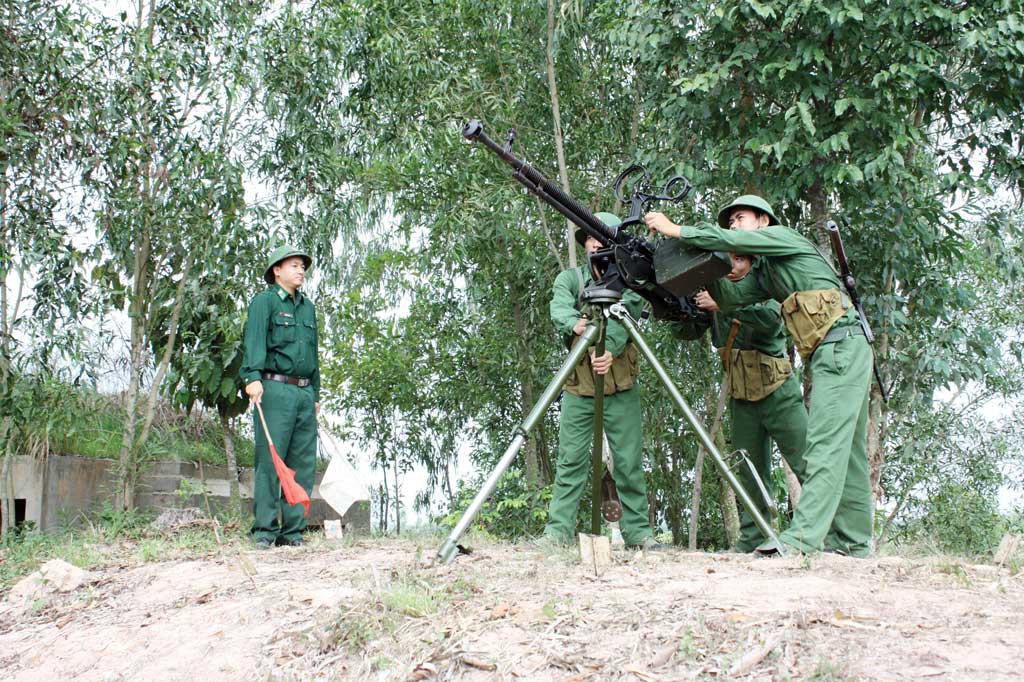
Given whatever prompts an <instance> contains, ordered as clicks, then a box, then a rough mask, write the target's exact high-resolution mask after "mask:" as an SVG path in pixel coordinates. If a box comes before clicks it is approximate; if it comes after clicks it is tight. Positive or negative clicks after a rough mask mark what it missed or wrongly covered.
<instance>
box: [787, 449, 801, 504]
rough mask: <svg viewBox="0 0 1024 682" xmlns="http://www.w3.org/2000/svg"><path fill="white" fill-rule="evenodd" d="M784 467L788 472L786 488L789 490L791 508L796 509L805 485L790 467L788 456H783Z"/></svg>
mask: <svg viewBox="0 0 1024 682" xmlns="http://www.w3.org/2000/svg"><path fill="white" fill-rule="evenodd" d="M782 469H783V470H784V471H785V472H786V490H787V491H789V508H790V509H796V505H798V504H799V503H800V493H801V492H802V491H803V486H801V485H800V479H799V478H797V477H796V474H794V473H793V470H792V469H790V468H789V462H787V461H786V458H785V457H783V458H782Z"/></svg>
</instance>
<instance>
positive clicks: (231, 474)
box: [220, 414, 242, 513]
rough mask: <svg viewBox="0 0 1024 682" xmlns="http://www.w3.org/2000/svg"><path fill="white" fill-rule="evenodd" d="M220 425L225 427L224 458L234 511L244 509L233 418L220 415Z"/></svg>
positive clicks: (239, 511)
mask: <svg viewBox="0 0 1024 682" xmlns="http://www.w3.org/2000/svg"><path fill="white" fill-rule="evenodd" d="M220 425H221V428H222V429H224V458H225V459H226V460H227V464H228V488H229V490H230V495H231V502H230V504H231V508H232V511H233V512H238V513H241V511H242V494H241V492H240V491H239V489H238V458H237V457H236V455H235V436H234V431H233V429H232V428H231V420H230V419H228V418H227V417H226V416H224V415H223V414H222V415H220Z"/></svg>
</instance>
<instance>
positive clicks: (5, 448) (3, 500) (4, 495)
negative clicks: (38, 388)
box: [0, 173, 14, 537]
mask: <svg viewBox="0 0 1024 682" xmlns="http://www.w3.org/2000/svg"><path fill="white" fill-rule="evenodd" d="M0 206H7V183H6V173H0ZM11 241H12V240H11V238H10V235H9V234H8V225H7V211H0V242H2V243H4V244H8V243H10V242H11ZM2 265H3V264H2V263H0V266H2ZM7 306H8V302H7V270H6V268H5V269H4V270H2V271H0V391H2V392H3V394H2V395H0V399H2V400H5V401H6V400H9V399H10V398H11V393H12V391H13V388H14V387H13V375H12V373H11V347H10V338H11V337H10V333H9V330H10V328H11V324H10V323H9V322H8V319H7ZM5 412H7V411H6V410H5ZM10 433H11V415H10V414H4V416H3V419H2V420H0V456H2V457H3V459H4V463H3V470H2V472H0V537H3V536H4V535H7V533H8V531H9V530H10V529H11V528H13V527H14V516H13V514H14V481H13V480H12V476H11V455H10V448H9V444H10Z"/></svg>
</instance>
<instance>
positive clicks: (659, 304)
mask: <svg viewBox="0 0 1024 682" xmlns="http://www.w3.org/2000/svg"><path fill="white" fill-rule="evenodd" d="M462 135H463V137H465V138H466V139H467V140H471V141H473V142H479V143H481V144H483V145H484V146H485V147H487V148H488V149H490V150H491V151H492V152H494V153H495V154H497V156H498V157H499V158H500V159H501V160H502V161H504V162H505V163H507V164H508V165H510V166H512V168H513V170H514V172H513V174H512V177H513V178H514V179H515V180H516V181H517V182H519V183H520V184H521V185H522V186H523V187H525V188H526V189H527V191H529V192H530V193H531V194H533V195H534V196H536V197H538V198H539V199H541V200H542V201H543V202H544V203H546V204H548V205H549V206H551V207H552V208H554V209H555V210H556V211H558V212H559V213H561V214H562V215H564V216H565V217H566V218H568V219H569V220H570V221H572V223H573V224H574V225H576V226H577V227H579V228H580V229H582V230H583V231H584V232H586V233H587V234H588V235H590V236H591V237H594V238H595V239H597V240H598V241H599V242H601V246H602V248H601V249H600V250H598V252H597V253H595V254H594V255H593V258H592V260H597V261H599V262H600V267H599V268H598V269H599V270H601V271H602V272H603V277H602V280H601V285H602V287H604V288H608V289H612V290H616V291H619V292H621V291H622V289H623V288H624V287H628V288H629V289H632V290H633V291H635V292H637V293H638V294H639V295H640V296H642V297H643V298H644V299H646V300H647V301H648V302H649V303H650V304H651V310H652V312H653V313H654V317H655V318H656V319H661V320H668V321H685V320H694V319H707V318H708V315H709V313H707V312H705V311H702V310H701V309H700V308H698V307H697V305H696V303H695V302H694V300H693V296H694V294H696V293H697V291H699V290H700V289H702V288H703V287H705V286H707V285H708V284H709V283H710V282H712V281H713V280H715V279H718V278H719V277H722V276H723V275H725V274H726V273H727V272H729V270H730V269H731V264H730V261H729V257H728V255H726V254H723V253H711V252H708V251H702V250H700V249H694V248H692V247H686V246H683V245H681V244H680V243H678V242H677V241H676V240H674V239H670V240H662V241H660V242H659V243H658V244H654V243H652V242H650V241H648V240H647V239H644V238H643V237H642V236H640V235H637V234H633V233H631V232H630V231H627V229H626V228H629V227H633V226H637V225H643V214H644V213H646V212H647V210H648V209H649V208H650V205H651V204H652V203H653V202H655V201H669V202H672V203H678V202H679V201H682V200H683V199H684V198H685V197H686V195H687V194H689V192H690V190H691V185H690V183H689V181H688V180H687V179H686V178H684V177H682V176H675V177H673V178H672V179H671V180H669V181H668V182H667V183H666V184H665V186H664V187H663V188H662V189H661V190H660V191H656V190H653V189H652V185H651V181H650V174H649V173H648V172H647V170H646V169H644V168H643V167H642V166H638V165H633V166H630V167H629V168H627V169H626V170H624V171H623V172H622V173H620V174H619V176H618V177H617V178H616V179H615V185H614V186H615V195H616V197H617V198H618V199H619V200H620V201H621V200H623V194H622V191H623V185H624V183H625V181H626V180H627V179H630V178H633V180H634V181H633V184H632V187H633V195H632V197H631V198H630V201H629V203H630V213H629V215H628V216H627V218H626V219H625V220H624V221H623V222H622V224H620V225H619V226H617V227H609V226H608V225H605V224H604V223H603V222H602V221H601V219H600V218H598V217H597V216H595V215H594V214H593V212H591V211H590V209H588V208H587V207H586V206H584V205H583V204H582V203H580V202H579V201H578V200H577V199H576V198H575V197H573V196H571V195H570V194H569V193H568V192H566V191H564V190H563V189H562V188H561V187H559V186H558V185H556V184H555V183H553V182H551V181H550V180H548V179H547V178H545V177H544V175H542V174H541V173H540V172H539V171H538V170H537V169H535V168H534V167H533V166H531V165H530V164H528V163H526V162H525V161H523V160H521V159H519V158H516V156H515V155H514V154H513V153H512V143H513V142H514V141H515V136H516V133H515V130H511V131H509V134H508V137H507V138H506V140H505V144H504V146H502V145H499V144H498V143H497V142H495V141H494V140H492V139H491V138H490V137H488V136H487V133H485V132H484V128H483V124H482V123H480V121H477V120H473V121H470V122H468V123H467V124H466V125H465V127H463V129H462ZM637 176H639V177H637Z"/></svg>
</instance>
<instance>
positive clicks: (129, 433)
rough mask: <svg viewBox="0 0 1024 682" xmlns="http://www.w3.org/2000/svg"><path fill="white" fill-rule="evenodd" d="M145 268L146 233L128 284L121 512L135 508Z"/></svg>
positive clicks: (119, 467)
mask: <svg viewBox="0 0 1024 682" xmlns="http://www.w3.org/2000/svg"><path fill="white" fill-rule="evenodd" d="M148 265H149V232H148V230H143V231H142V234H140V235H139V244H138V247H137V248H136V250H135V264H134V270H135V272H134V277H133V281H132V303H131V308H130V313H129V317H130V318H131V359H130V361H129V369H128V371H129V379H128V393H127V394H126V395H125V423H124V433H123V435H122V437H121V452H120V454H119V456H118V462H119V465H118V478H119V479H120V481H119V485H118V490H119V498H120V499H119V504H120V507H121V508H122V509H132V508H133V507H134V506H135V478H136V474H137V472H136V459H137V453H136V451H135V443H136V441H135V429H136V425H137V424H136V422H137V420H138V413H139V404H138V403H139V391H140V387H141V384H142V373H143V370H144V366H143V357H144V353H145V347H144V345H143V343H144V340H145V323H146V322H145V311H146V305H145V296H146V292H147V290H148V287H147V286H146V280H147V279H148V277H147V271H148Z"/></svg>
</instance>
